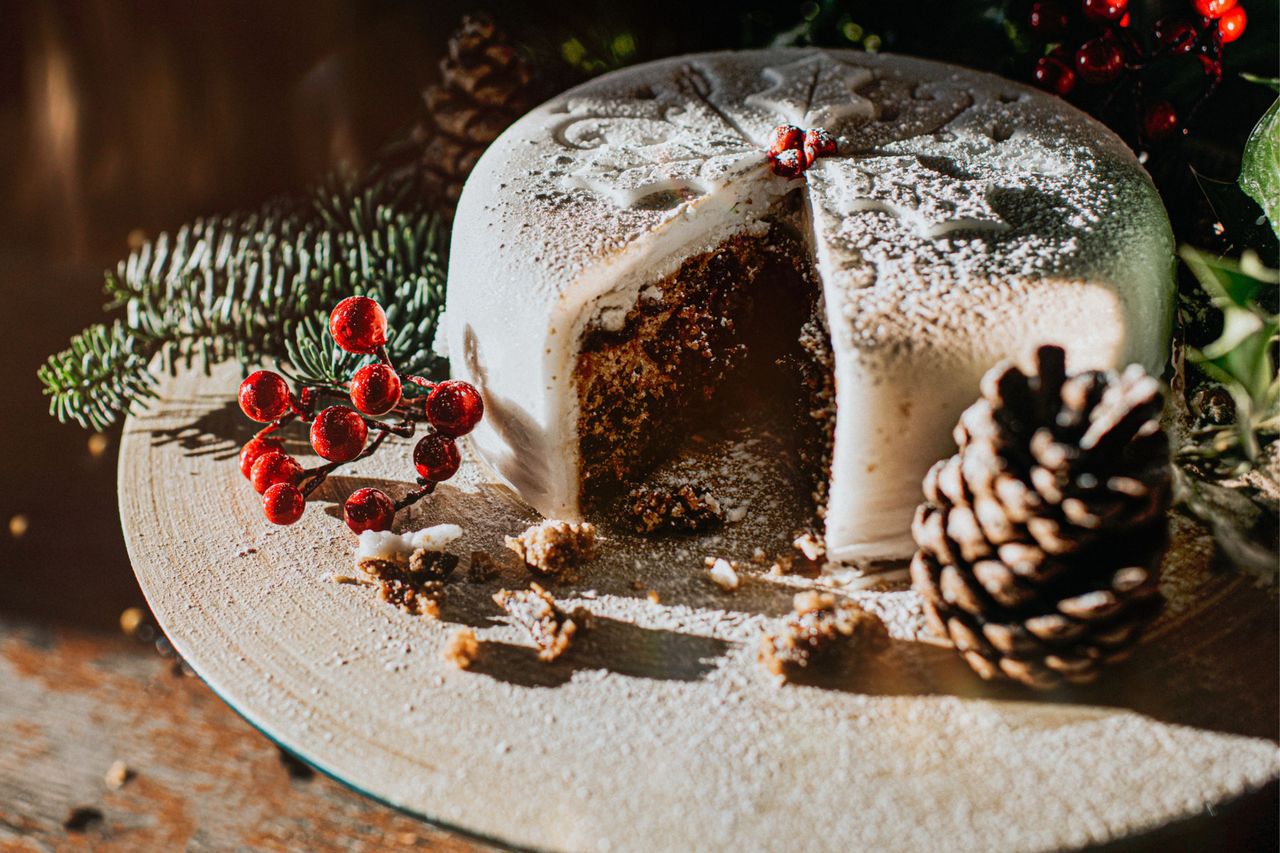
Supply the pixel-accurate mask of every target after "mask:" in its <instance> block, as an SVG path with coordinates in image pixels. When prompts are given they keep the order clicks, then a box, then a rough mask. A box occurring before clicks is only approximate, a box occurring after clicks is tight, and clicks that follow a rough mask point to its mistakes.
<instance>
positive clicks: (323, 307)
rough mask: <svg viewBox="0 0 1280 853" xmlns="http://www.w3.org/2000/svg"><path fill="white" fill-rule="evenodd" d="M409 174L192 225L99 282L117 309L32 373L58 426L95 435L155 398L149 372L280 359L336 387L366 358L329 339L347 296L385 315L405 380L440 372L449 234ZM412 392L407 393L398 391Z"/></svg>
mask: <svg viewBox="0 0 1280 853" xmlns="http://www.w3.org/2000/svg"><path fill="white" fill-rule="evenodd" d="M413 189H414V187H413V182H412V180H410V179H408V178H407V177H400V178H388V177H386V176H383V175H381V174H379V173H378V172H376V171H375V172H372V173H370V174H367V175H365V176H362V177H360V178H354V177H352V176H349V175H338V176H334V177H331V178H330V179H329V180H327V181H325V182H324V183H322V184H321V185H319V186H318V187H316V188H315V189H314V190H313V191H312V192H311V193H310V194H309V195H308V196H303V197H294V198H284V199H276V200H273V201H271V202H268V203H267V204H265V205H263V206H262V207H261V208H260V209H259V210H257V211H252V212H249V213H240V214H232V215H228V216H220V217H210V218H205V219H199V220H196V221H195V222H192V223H190V224H188V225H185V226H183V227H182V228H180V229H178V230H177V231H176V232H174V233H173V234H168V233H166V234H161V235H160V236H159V237H157V238H156V239H155V240H153V241H150V242H148V243H146V244H144V245H143V246H141V247H140V248H139V249H137V250H136V251H134V252H133V253H132V254H130V255H129V257H128V258H126V259H125V260H123V261H121V262H120V264H119V265H118V266H117V267H116V269H114V270H110V271H108V272H107V274H106V283H105V291H106V294H107V297H108V303H107V309H108V310H111V311H117V312H120V314H121V315H122V316H121V317H120V318H118V319H117V320H115V321H114V322H112V323H110V324H98V325H95V326H92V327H90V328H89V329H87V330H85V332H83V333H81V334H80V335H77V336H76V337H75V338H73V339H72V341H71V345H70V347H69V348H68V349H67V350H64V351H63V352H60V353H58V354H56V355H54V356H51V357H50V358H49V359H48V361H47V362H46V363H45V364H44V365H43V366H42V367H41V368H40V370H39V378H40V381H41V383H42V384H43V385H44V393H45V394H46V395H47V396H49V397H50V406H49V410H50V413H51V414H52V415H54V416H55V417H57V418H58V419H59V420H60V421H63V422H66V421H75V422H76V423H79V424H80V425H81V426H84V427H89V428H92V429H103V428H105V427H107V426H110V425H111V424H112V423H114V422H115V421H116V420H118V419H119V418H120V417H121V416H122V415H124V414H127V413H128V412H130V411H135V410H137V409H138V408H141V407H143V406H145V405H146V403H147V401H148V400H150V399H151V398H153V397H154V396H155V391H154V385H155V381H156V378H155V376H154V375H153V374H152V373H151V367H150V363H151V362H152V360H153V359H154V358H155V357H156V356H159V357H160V359H161V361H160V363H161V365H162V366H163V367H164V368H165V369H168V370H170V371H172V370H173V369H174V368H175V367H176V366H177V364H178V363H180V362H181V363H185V364H186V365H187V366H191V365H192V364H193V363H195V362H196V361H197V360H199V362H200V363H201V365H202V366H203V367H204V369H205V370H208V369H209V367H210V366H211V365H213V364H214V363H217V362H220V361H225V360H228V359H232V358H234V359H236V360H238V361H240V362H241V364H243V365H246V366H248V365H253V364H261V363H263V362H265V361H268V360H275V361H277V362H279V363H280V364H281V366H282V369H283V370H285V371H286V372H288V373H289V374H290V375H291V376H292V377H294V378H295V379H298V380H301V381H305V382H308V383H310V384H314V385H317V386H321V387H328V388H330V389H333V390H342V389H343V388H344V387H345V386H344V385H343V383H344V381H345V377H348V376H350V375H351V374H352V373H353V372H354V371H355V369H357V368H358V367H359V366H360V364H361V363H362V361H364V360H367V357H361V356H355V355H351V354H349V353H344V352H341V351H340V350H337V349H336V348H335V347H334V346H333V342H332V340H331V339H328V337H327V332H326V318H327V317H328V311H329V309H330V308H331V307H332V306H333V305H334V304H336V303H337V302H339V301H341V300H342V299H343V298H345V297H347V296H353V295H367V296H370V297H372V298H374V299H376V300H377V301H378V302H380V303H381V304H382V305H384V306H386V311H387V319H388V321H389V323H390V326H391V329H392V331H393V337H392V338H391V339H390V341H389V342H388V346H387V349H388V351H389V353H390V355H391V357H392V358H394V359H395V360H396V362H397V364H400V365H402V366H403V369H404V370H406V371H409V372H412V373H417V374H424V375H436V374H438V373H439V372H440V370H441V368H442V361H441V360H440V359H439V358H438V357H437V356H435V355H434V354H433V353H432V352H431V348H430V345H431V342H432V339H433V337H434V335H435V328H436V321H437V319H438V317H439V313H440V309H441V307H442V305H443V301H444V279H445V276H444V265H443V259H442V252H443V248H444V245H445V239H446V234H445V230H444V226H443V225H442V223H441V221H440V219H439V217H438V216H437V215H436V214H435V212H434V211H433V210H432V209H430V208H429V207H428V206H427V204H426V203H425V202H423V201H421V200H420V199H419V198H418V197H417V196H416V194H415V193H414V191H413ZM406 392H407V393H413V389H408V388H407V389H406Z"/></svg>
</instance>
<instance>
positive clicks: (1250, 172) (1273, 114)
mask: <svg viewBox="0 0 1280 853" xmlns="http://www.w3.org/2000/svg"><path fill="white" fill-rule="evenodd" d="M1239 182H1240V188H1241V189H1242V190H1244V191H1245V192H1246V193H1248V194H1249V196H1250V197H1251V198H1252V199H1253V200H1254V201H1256V202H1257V203H1258V204H1259V205H1260V206H1261V207H1262V212H1263V213H1265V214H1266V215H1267V221H1268V222H1270V223H1271V230H1272V231H1274V232H1275V234H1276V236H1277V237H1280V99H1277V100H1276V102H1275V103H1273V104H1272V105H1271V109H1269V110H1267V111H1266V113H1264V114H1263V116H1262V118H1261V119H1260V120H1259V121H1258V124H1257V125H1256V126H1255V127H1254V128H1253V132H1252V133H1250V134H1249V141H1248V142H1246V143H1245V146H1244V155H1243V156H1242V157H1241V160H1240V178H1239Z"/></svg>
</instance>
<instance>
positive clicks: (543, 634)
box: [493, 583, 588, 663]
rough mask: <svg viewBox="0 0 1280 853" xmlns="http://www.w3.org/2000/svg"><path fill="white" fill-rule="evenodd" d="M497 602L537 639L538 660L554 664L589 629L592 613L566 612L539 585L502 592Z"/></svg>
mask: <svg viewBox="0 0 1280 853" xmlns="http://www.w3.org/2000/svg"><path fill="white" fill-rule="evenodd" d="M493 600H494V601H495V602H496V603H497V605H498V606H499V607H501V608H502V609H503V610H504V611H506V613H507V615H508V616H509V617H511V621H512V623H513V624H516V625H519V626H520V627H521V628H523V629H524V630H525V631H526V632H527V633H528V634H529V638H530V639H531V640H533V645H534V646H535V647H536V648H537V650H538V660H541V661H544V662H547V663H549V662H551V661H553V660H555V659H556V658H558V657H560V656H561V655H562V654H564V653H565V652H566V651H568V649H569V644H570V643H572V642H573V637H574V635H575V634H576V633H577V632H578V631H580V630H583V629H585V628H586V627H587V626H588V614H587V612H586V611H585V610H582V609H578V610H575V611H574V612H573V613H572V614H570V613H565V612H564V611H563V610H561V609H560V607H559V605H557V604H556V600H555V599H554V598H552V596H551V593H549V592H547V591H546V590H545V589H543V588H542V587H541V586H539V585H538V584H536V583H532V584H529V588H528V589H525V590H514V591H513V590H509V589H503V590H499V591H498V592H497V593H495V594H494V596H493Z"/></svg>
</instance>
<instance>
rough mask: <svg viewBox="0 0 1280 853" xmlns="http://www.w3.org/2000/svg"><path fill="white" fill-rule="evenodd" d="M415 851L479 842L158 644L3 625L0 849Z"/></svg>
mask: <svg viewBox="0 0 1280 853" xmlns="http://www.w3.org/2000/svg"><path fill="white" fill-rule="evenodd" d="M162 642H163V641H162ZM116 762H121V764H122V765H123V767H124V768H125V769H126V770H127V773H125V777H124V779H123V784H120V785H119V786H118V787H112V786H111V785H109V784H108V783H107V781H106V776H107V774H108V771H109V770H110V769H111V767H112V765H114V764H116ZM412 849H433V850H442V851H451V853H459V851H473V850H477V849H482V846H481V845H479V844H477V843H475V842H471V841H467V840H466V839H463V838H460V837H458V836H456V835H451V834H447V833H444V832H442V831H440V830H437V829H435V828H433V827H431V826H429V825H427V824H424V823H422V822H420V821H418V820H415V819H414V818H412V817H409V816H407V815H404V814H401V813H398V812H396V811H393V810H392V809H388V808H386V807H385V806H382V805H380V804H378V803H375V802H373V801H372V800H369V799H366V798H364V797H361V796H359V795H358V794H356V793H354V792H352V791H351V790H349V789H347V788H345V787H343V786H342V785H340V784H338V783H337V782H334V781H332V780H330V779H327V778H325V777H324V776H322V775H319V774H317V773H315V771H313V770H311V769H310V768H309V767H308V766H306V765H305V764H303V763H301V762H299V761H297V760H295V759H291V758H289V757H288V756H286V755H284V754H283V753H281V752H280V750H279V749H277V748H276V747H275V746H274V745H273V744H272V743H271V742H270V741H269V740H267V739H266V738H264V737H262V735H261V734H259V733H258V732H257V731H255V730H254V729H253V728H252V727H251V726H250V725H249V724H248V723H246V722H245V721H244V720H243V719H241V718H240V717H238V716H237V715H236V714H235V713H234V712H232V711H231V710H230V709H229V708H228V707H227V706H226V705H225V704H223V702H222V701H221V700H219V699H218V698H217V697H216V696H214V695H213V694H211V693H210V692H209V690H208V689H206V688H205V686H204V685H203V684H202V683H200V681H199V679H197V678H192V677H189V676H185V675H183V673H182V671H181V667H180V664H179V663H178V662H177V660H176V659H174V658H172V657H170V658H168V659H166V658H163V657H161V656H160V655H158V654H156V652H155V650H154V649H153V648H152V646H151V644H150V643H144V642H135V641H133V640H130V639H128V638H126V637H124V636H123V635H121V634H115V635H114V636H113V635H111V634H105V633H103V632H97V631H91V630H84V629H78V628H72V627H69V626H57V627H53V626H49V625H45V624H39V623H35V622H31V621H25V620H24V621H18V620H13V619H5V618H0V850H5V851H9V850H14V851H20V850H30V851H46V850H95V851H130V853H133V851H171V850H173V851H176V850H261V851H277V850H279V851H286V850H308V851H327V850H360V851H378V850H412Z"/></svg>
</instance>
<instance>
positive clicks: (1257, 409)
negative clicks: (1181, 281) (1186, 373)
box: [1179, 246, 1280, 459]
mask: <svg viewBox="0 0 1280 853" xmlns="http://www.w3.org/2000/svg"><path fill="white" fill-rule="evenodd" d="M1179 254H1180V255H1181V256H1182V260H1183V262H1184V263H1186V265H1187V268H1188V269H1190V270H1191V272H1192V274H1193V275H1195V277H1196V279H1197V280H1198V281H1199V282H1200V287H1201V288H1202V289H1203V290H1204V291H1205V293H1207V294H1208V295H1209V298H1210V300H1211V301H1212V302H1213V304H1214V306H1215V307H1216V308H1218V309H1219V310H1220V311H1222V321H1223V323H1222V334H1221V335H1220V336H1219V337H1218V339H1217V340H1215V341H1213V342H1212V343H1210V344H1209V345H1207V346H1205V347H1204V348H1202V349H1194V348H1193V349H1190V350H1189V351H1188V353H1187V355H1188V358H1189V359H1190V360H1191V361H1193V362H1195V363H1196V364H1198V365H1199V366H1200V368H1201V369H1202V370H1204V372H1205V373H1207V374H1208V375H1209V376H1211V377H1212V378H1214V379H1216V380H1217V381H1219V382H1221V383H1222V384H1223V385H1224V386H1225V387H1226V388H1227V390H1228V391H1229V392H1230V393H1231V396H1232V398H1233V399H1234V400H1235V404H1236V424H1237V427H1238V430H1239V433H1240V441H1241V444H1242V446H1243V448H1244V450H1245V455H1246V456H1247V457H1248V458H1249V459H1254V458H1255V457H1256V455H1257V449H1258V446H1259V442H1258V437H1257V435H1256V433H1257V431H1258V430H1259V429H1260V428H1261V426H1262V425H1264V424H1266V423H1267V422H1269V421H1271V420H1273V419H1274V418H1275V417H1276V416H1277V414H1280V378H1278V377H1277V375H1276V364H1275V361H1274V359H1273V357H1272V349H1273V347H1274V344H1275V342H1276V341H1277V340H1280V315H1277V314H1273V313H1272V312H1271V311H1269V310H1268V309H1267V308H1266V307H1265V305H1266V304H1272V302H1273V300H1272V298H1271V297H1272V296H1273V294H1271V293H1269V292H1268V291H1270V290H1272V289H1274V288H1276V287H1277V286H1280V273H1278V272H1277V271H1276V270H1272V269H1268V268H1267V267H1265V266H1263V264H1262V262H1261V261H1260V260H1258V257H1257V255H1255V254H1253V253H1252V252H1246V253H1245V255H1244V256H1243V257H1242V258H1241V259H1240V260H1239V261H1234V260H1230V259H1226V258H1215V257H1213V256H1211V255H1208V254H1205V253H1204V252H1200V251H1198V250H1196V249H1192V248H1191V247H1189V246H1184V247H1183V248H1182V249H1181V250H1180V252H1179Z"/></svg>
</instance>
